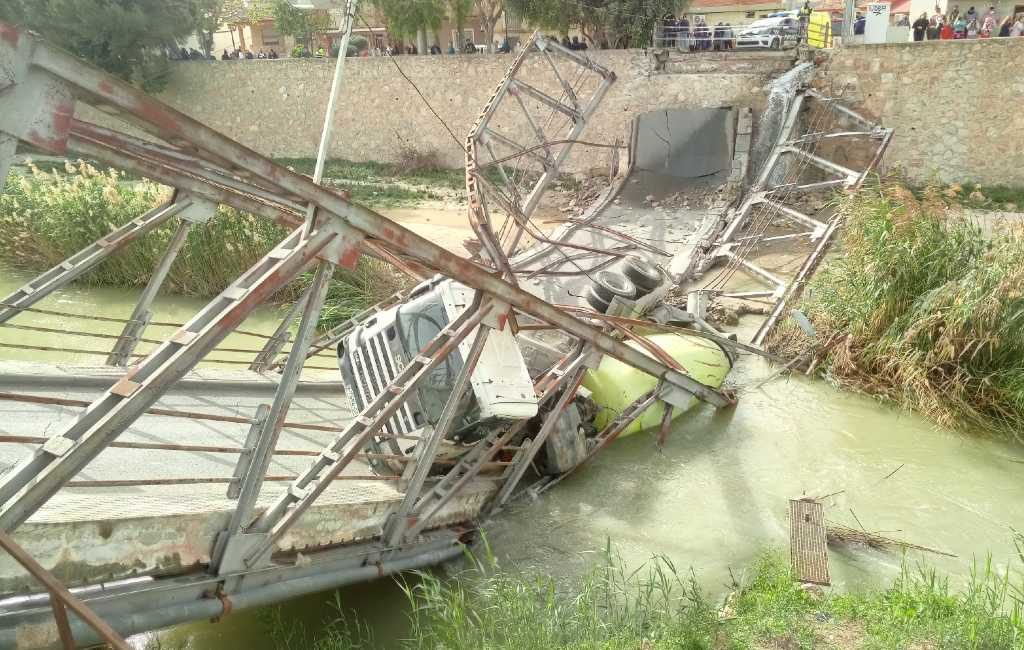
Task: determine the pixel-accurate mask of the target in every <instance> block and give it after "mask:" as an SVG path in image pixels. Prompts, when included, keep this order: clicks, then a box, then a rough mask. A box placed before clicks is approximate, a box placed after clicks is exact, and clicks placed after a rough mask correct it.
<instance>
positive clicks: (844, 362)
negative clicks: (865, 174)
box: [769, 183, 1024, 443]
mask: <svg viewBox="0 0 1024 650" xmlns="http://www.w3.org/2000/svg"><path fill="white" fill-rule="evenodd" d="M976 192H977V190H975V189H972V190H971V192H970V193H967V194H966V195H965V190H964V189H963V188H959V187H949V188H941V187H929V188H924V189H922V190H917V191H911V190H910V189H908V188H906V187H904V186H902V185H900V184H899V183H882V184H875V185H872V186H868V187H866V188H865V189H864V190H862V191H860V192H858V193H857V194H854V195H850V196H847V197H844V198H842V199H840V200H839V214H840V216H841V217H842V218H843V219H844V221H845V227H844V230H843V234H842V237H841V239H840V242H839V245H838V247H837V248H838V249H839V250H838V252H837V253H836V254H835V255H833V256H831V257H830V258H829V260H828V261H827V263H826V264H825V265H824V266H823V268H822V269H821V270H820V271H819V273H818V274H817V275H816V276H815V277H814V279H813V280H812V281H811V283H810V285H809V287H808V290H807V292H806V294H805V297H804V299H803V300H802V301H801V303H800V304H799V305H794V306H795V307H798V308H799V309H800V310H801V311H802V312H803V313H804V314H806V315H807V316H808V318H809V319H810V321H811V322H812V323H813V325H814V328H815V330H816V332H815V334H814V336H808V335H807V334H805V333H803V332H802V331H801V330H800V328H798V327H797V326H796V325H795V324H794V323H792V322H789V323H787V324H784V325H783V326H782V327H780V328H779V329H778V330H777V332H776V333H775V335H774V336H773V337H772V340H771V341H770V344H769V347H770V349H772V350H773V351H775V352H777V353H780V354H784V355H786V356H788V357H790V358H791V359H794V360H800V361H801V363H798V364H797V365H798V366H800V367H803V368H805V369H809V368H813V369H815V370H816V371H817V372H818V373H819V374H822V375H824V376H826V377H827V378H829V379H830V380H832V381H834V382H836V383H837V384H839V385H841V386H843V387H847V388H851V389H855V390H859V391H863V392H866V393H869V394H872V395H876V396H879V397H882V398H884V399H886V400H888V401H891V402H893V403H895V404H898V405H900V406H903V407H907V408H912V409H915V410H917V411H919V412H920V413H922V414H924V415H925V416H926V417H929V418H931V419H933V420H935V421H936V422H938V423H939V424H940V425H943V426H951V425H954V424H967V425H970V426H973V427H978V428H981V429H984V430H988V431H998V432H1001V433H1003V434H1004V435H1007V436H1009V437H1011V438H1014V439H1015V440H1016V441H1017V442H1022V443H1024V437H1022V435H1021V433H1020V432H1021V427H1022V426H1024V364H1022V363H1021V359H1024V290H1022V287H1024V265H1021V263H1020V260H1021V259H1024V228H1022V225H1021V224H1022V221H1021V219H1020V218H1016V219H1013V218H1010V216H1014V215H1013V213H1005V212H1004V213H992V214H995V215H996V216H992V217H987V216H984V217H983V216H979V213H977V212H972V211H971V210H970V209H969V208H965V205H966V206H970V205H972V204H975V203H978V202H980V201H981V200H983V199H984V198H985V197H984V196H983V195H981V194H980V193H976ZM1006 194H1007V195H1009V196H1016V195H1015V194H1013V193H1011V192H1010V191H1009V190H1006ZM1011 205H1012V204H1011ZM1013 207H1014V209H1016V205H1013ZM1000 214H1002V216H999V215H1000ZM1007 215H1009V216H1007ZM1016 216H1018V217H1019V215H1016Z"/></svg>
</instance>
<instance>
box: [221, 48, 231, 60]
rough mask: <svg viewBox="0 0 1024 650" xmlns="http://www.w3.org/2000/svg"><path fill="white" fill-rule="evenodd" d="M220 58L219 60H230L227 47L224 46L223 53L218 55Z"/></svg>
mask: <svg viewBox="0 0 1024 650" xmlns="http://www.w3.org/2000/svg"><path fill="white" fill-rule="evenodd" d="M220 60H221V61H230V60H231V55H230V54H228V48H226V47H225V48H224V54H221V55H220Z"/></svg>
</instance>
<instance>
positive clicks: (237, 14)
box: [193, 0, 249, 56]
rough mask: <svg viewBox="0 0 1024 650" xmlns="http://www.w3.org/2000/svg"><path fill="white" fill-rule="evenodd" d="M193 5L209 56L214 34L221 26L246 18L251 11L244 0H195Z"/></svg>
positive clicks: (205, 49)
mask: <svg viewBox="0 0 1024 650" xmlns="http://www.w3.org/2000/svg"><path fill="white" fill-rule="evenodd" d="M193 7H194V9H193V12H194V16H195V21H196V29H197V31H198V32H199V40H200V42H201V43H202V45H203V51H204V52H205V53H206V55H207V56H209V55H210V53H211V51H212V50H213V35H214V34H216V33H217V30H218V29H220V26H221V25H223V24H224V23H234V22H239V21H242V20H245V19H247V18H248V13H249V12H248V9H249V8H248V7H247V6H246V3H245V1H244V0H193Z"/></svg>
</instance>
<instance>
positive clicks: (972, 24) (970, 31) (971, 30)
mask: <svg viewBox="0 0 1024 650" xmlns="http://www.w3.org/2000/svg"><path fill="white" fill-rule="evenodd" d="M968 15H969V14H968ZM975 15H977V14H975ZM980 33H981V27H980V26H979V25H978V19H977V18H975V19H974V20H971V19H970V18H968V19H967V38H978V34H980Z"/></svg>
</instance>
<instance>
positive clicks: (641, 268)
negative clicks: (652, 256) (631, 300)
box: [622, 255, 662, 296]
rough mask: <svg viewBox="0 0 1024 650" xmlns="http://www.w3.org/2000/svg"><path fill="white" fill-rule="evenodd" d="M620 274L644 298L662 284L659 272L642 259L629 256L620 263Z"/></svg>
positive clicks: (655, 267)
mask: <svg viewBox="0 0 1024 650" xmlns="http://www.w3.org/2000/svg"><path fill="white" fill-rule="evenodd" d="M622 273H623V274H624V275H625V276H626V277H627V278H628V279H629V280H630V282H632V283H633V284H634V285H636V288H637V294H638V295H643V296H646V295H647V294H649V293H650V292H652V291H654V290H655V289H657V288H658V287H659V286H660V285H661V282H662V275H661V271H660V270H659V269H658V267H657V266H655V265H653V264H651V263H650V262H648V261H647V260H645V259H643V258H642V257H636V256H634V255H630V256H629V257H627V258H626V259H625V260H623V262H622Z"/></svg>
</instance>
